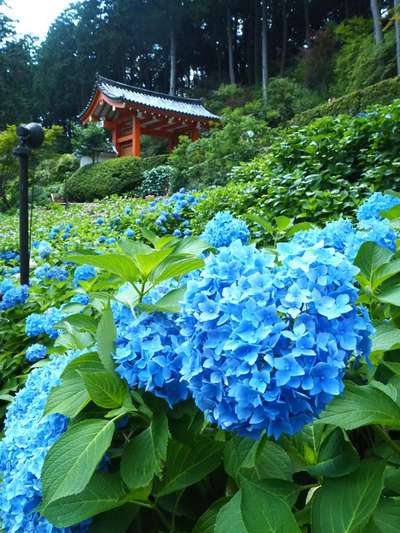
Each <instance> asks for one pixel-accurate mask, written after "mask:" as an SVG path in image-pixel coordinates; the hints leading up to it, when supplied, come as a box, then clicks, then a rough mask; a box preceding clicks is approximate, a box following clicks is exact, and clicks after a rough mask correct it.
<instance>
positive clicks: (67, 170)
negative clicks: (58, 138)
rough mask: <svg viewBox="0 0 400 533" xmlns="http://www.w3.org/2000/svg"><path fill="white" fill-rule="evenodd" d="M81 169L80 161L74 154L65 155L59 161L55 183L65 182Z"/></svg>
mask: <svg viewBox="0 0 400 533" xmlns="http://www.w3.org/2000/svg"><path fill="white" fill-rule="evenodd" d="M78 168H79V159H78V158H76V157H75V156H74V155H73V154H63V155H62V156H60V157H59V158H58V159H57V162H56V168H55V178H56V179H55V181H59V182H64V181H65V180H66V179H67V178H69V176H71V174H73V173H74V172H76V171H77V170H78Z"/></svg>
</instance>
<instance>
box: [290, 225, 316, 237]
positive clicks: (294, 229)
mask: <svg viewBox="0 0 400 533" xmlns="http://www.w3.org/2000/svg"><path fill="white" fill-rule="evenodd" d="M313 228H315V225H314V224H312V223H311V222H299V223H298V224H295V225H294V226H291V228H290V229H289V230H288V231H287V232H286V236H287V237H292V236H293V235H295V234H296V233H298V232H299V231H308V230H310V229H313Z"/></svg>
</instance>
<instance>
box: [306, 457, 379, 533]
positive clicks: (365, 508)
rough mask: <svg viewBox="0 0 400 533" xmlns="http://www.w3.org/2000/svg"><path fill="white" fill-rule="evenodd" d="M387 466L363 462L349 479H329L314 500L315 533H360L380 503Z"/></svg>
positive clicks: (313, 523) (347, 477) (369, 461)
mask: <svg viewBox="0 0 400 533" xmlns="http://www.w3.org/2000/svg"><path fill="white" fill-rule="evenodd" d="M383 472H384V463H383V462H378V461H371V460H368V461H363V462H362V463H361V466H360V468H359V469H358V470H357V471H356V472H353V473H351V474H349V475H347V476H345V477H341V478H334V479H333V478H332V479H328V480H327V481H326V482H325V483H324V484H323V486H322V487H321V488H320V489H318V490H317V492H316V495H315V496H314V498H313V500H312V531H313V533H326V532H327V531H329V533H356V532H357V533H358V532H359V531H360V530H361V529H362V527H363V526H365V525H366V524H367V523H368V520H369V518H370V516H371V515H372V513H373V512H374V509H375V507H376V505H377V503H378V501H379V496H380V494H381V491H382V486H383Z"/></svg>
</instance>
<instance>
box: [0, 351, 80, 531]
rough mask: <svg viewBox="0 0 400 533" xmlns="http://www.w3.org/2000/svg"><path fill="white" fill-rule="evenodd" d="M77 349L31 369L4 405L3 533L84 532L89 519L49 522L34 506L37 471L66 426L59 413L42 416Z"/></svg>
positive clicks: (0, 458) (0, 456)
mask: <svg viewBox="0 0 400 533" xmlns="http://www.w3.org/2000/svg"><path fill="white" fill-rule="evenodd" d="M76 355H78V354H69V355H67V356H65V357H57V358H54V359H52V360H51V361H50V362H49V364H47V365H45V366H43V367H41V368H37V369H35V370H33V371H32V372H31V374H30V375H29V378H28V380H27V382H26V385H25V388H24V389H22V390H21V391H20V392H19V393H18V394H17V396H16V397H15V400H14V401H13V403H12V404H11V405H10V407H9V408H8V410H7V416H6V420H5V436H4V438H3V440H2V441H1V442H0V479H1V480H2V481H1V484H0V518H1V522H2V526H3V528H4V530H5V531H6V532H7V533H77V532H81V533H87V532H88V530H89V526H88V523H85V524H81V525H79V526H74V527H72V528H66V529H64V528H63V529H59V528H55V527H54V526H52V525H51V524H50V523H49V522H48V521H47V520H46V519H45V518H43V517H41V516H40V515H39V513H37V512H35V508H36V507H37V506H38V505H39V504H40V501H41V484H40V473H41V470H42V466H43V463H44V459H45V457H46V454H47V452H48V450H49V449H50V448H51V446H52V445H53V444H54V443H55V442H56V441H57V440H58V439H59V438H60V436H61V435H62V434H63V433H64V431H65V430H66V428H67V419H66V418H65V417H64V416H62V415H58V414H52V415H49V416H43V413H44V408H45V406H46V402H47V398H48V395H49V393H50V391H51V389H52V388H53V387H55V386H57V385H59V384H60V376H61V374H62V372H63V370H64V368H65V367H66V365H67V364H68V363H69V362H70V361H71V360H72V359H73V358H74V357H76Z"/></svg>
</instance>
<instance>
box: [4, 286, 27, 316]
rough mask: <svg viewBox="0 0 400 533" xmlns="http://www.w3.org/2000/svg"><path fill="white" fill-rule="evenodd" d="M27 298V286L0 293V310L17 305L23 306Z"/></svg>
mask: <svg viewBox="0 0 400 533" xmlns="http://www.w3.org/2000/svg"><path fill="white" fill-rule="evenodd" d="M3 288H4V287H3ZM28 297H29V289H28V286H27V285H21V286H19V287H14V286H12V287H10V288H9V289H8V290H5V291H4V292H0V309H2V310H3V311H5V310H7V309H11V308H12V307H15V306H17V305H23V304H24V303H25V302H26V300H27V299H28Z"/></svg>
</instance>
